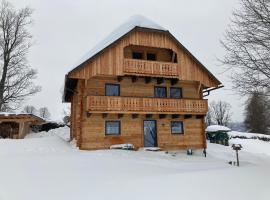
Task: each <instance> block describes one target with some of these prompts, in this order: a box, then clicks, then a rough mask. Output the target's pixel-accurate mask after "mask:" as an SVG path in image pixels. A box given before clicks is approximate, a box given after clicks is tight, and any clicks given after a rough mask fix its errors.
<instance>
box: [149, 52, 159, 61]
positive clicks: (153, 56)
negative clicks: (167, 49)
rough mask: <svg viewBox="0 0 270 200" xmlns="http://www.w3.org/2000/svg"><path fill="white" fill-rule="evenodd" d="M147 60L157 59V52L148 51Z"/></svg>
mask: <svg viewBox="0 0 270 200" xmlns="http://www.w3.org/2000/svg"><path fill="white" fill-rule="evenodd" d="M147 60H157V57H156V54H154V53H147Z"/></svg>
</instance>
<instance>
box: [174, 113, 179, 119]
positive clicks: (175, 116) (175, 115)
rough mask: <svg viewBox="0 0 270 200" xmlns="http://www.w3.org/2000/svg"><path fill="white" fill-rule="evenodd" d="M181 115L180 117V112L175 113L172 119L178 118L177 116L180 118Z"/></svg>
mask: <svg viewBox="0 0 270 200" xmlns="http://www.w3.org/2000/svg"><path fill="white" fill-rule="evenodd" d="M179 117H180V115H179V114H173V115H172V119H176V118H179Z"/></svg>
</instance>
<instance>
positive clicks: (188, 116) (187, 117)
mask: <svg viewBox="0 0 270 200" xmlns="http://www.w3.org/2000/svg"><path fill="white" fill-rule="evenodd" d="M184 118H185V119H189V118H192V115H184Z"/></svg>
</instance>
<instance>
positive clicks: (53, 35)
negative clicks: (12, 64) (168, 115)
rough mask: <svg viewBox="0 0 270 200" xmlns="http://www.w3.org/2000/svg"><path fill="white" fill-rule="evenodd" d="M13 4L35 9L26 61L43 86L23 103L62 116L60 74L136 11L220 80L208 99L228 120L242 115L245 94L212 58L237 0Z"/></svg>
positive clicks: (34, 0) (29, 0)
mask: <svg viewBox="0 0 270 200" xmlns="http://www.w3.org/2000/svg"><path fill="white" fill-rule="evenodd" d="M10 2H11V3H12V4H13V5H14V6H15V7H16V8H21V7H25V6H29V7H31V8H33V9H34V14H33V20H34V24H33V26H32V28H31V29H32V30H31V32H32V34H33V36H34V40H35V45H34V46H33V47H32V48H31V52H30V54H29V62H30V64H31V65H32V67H33V68H35V69H37V70H38V78H37V80H36V82H37V84H39V85H41V86H42V92H40V93H38V94H36V95H35V96H33V97H30V98H29V99H28V101H26V102H25V104H31V105H34V106H35V107H37V108H39V107H42V106H47V107H48V108H49V110H50V112H51V114H52V119H54V120H58V119H61V118H62V115H63V108H64V107H65V105H64V104H62V99H61V90H62V88H63V84H64V76H65V74H66V73H67V72H68V70H69V69H70V68H72V66H73V65H74V64H75V63H76V62H77V61H78V60H79V59H80V58H81V57H82V56H83V55H84V54H85V53H86V52H87V51H89V50H90V49H91V48H92V47H93V46H94V45H95V44H96V43H98V42H99V41H100V40H102V39H103V38H104V37H105V36H106V35H108V34H109V33H110V32H111V31H112V30H113V29H114V28H116V27H117V26H119V25H120V24H121V23H123V22H125V21H126V20H127V19H128V18H129V17H130V16H132V15H135V14H140V15H144V16H145V17H147V18H149V19H151V20H153V21H155V22H156V23H158V24H160V25H161V26H163V27H165V28H167V29H168V30H169V31H170V32H171V33H172V34H173V35H174V36H175V37H176V38H177V39H178V40H179V41H180V42H181V43H182V44H183V45H184V46H185V47H186V48H187V49H189V50H190V51H191V53H192V54H193V55H194V56H195V57H197V58H198V59H199V60H200V61H201V62H202V63H203V64H204V65H205V66H206V67H207V68H208V69H209V70H210V71H211V72H212V73H214V75H215V76H217V77H218V79H219V80H221V82H222V83H223V84H224V85H225V88H224V89H219V90H217V91H213V92H211V95H210V97H209V98H208V99H209V100H210V101H212V100H219V99H221V100H224V101H227V102H229V103H231V105H232V108H233V109H232V110H233V120H234V121H242V120H243V103H244V99H242V98H241V97H240V96H238V95H236V94H235V92H234V91H232V90H231V84H230V79H229V78H228V76H229V74H228V73H227V74H226V73H223V72H224V71H225V68H224V67H223V66H220V64H219V63H218V62H217V58H222V56H223V55H224V50H223V49H222V48H221V46H220V43H219V40H220V39H221V38H222V35H223V34H224V31H225V29H226V27H227V25H228V23H229V18H230V17H231V12H232V10H233V9H234V8H236V7H237V6H238V1H237V0H204V1H200V0H188V1H187V0H166V1H162V0H147V1H146V0H136V1H131V0H10Z"/></svg>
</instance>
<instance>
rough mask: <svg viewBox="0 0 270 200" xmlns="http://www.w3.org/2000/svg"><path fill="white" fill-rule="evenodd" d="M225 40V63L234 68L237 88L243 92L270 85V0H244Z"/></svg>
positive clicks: (266, 88)
mask: <svg viewBox="0 0 270 200" xmlns="http://www.w3.org/2000/svg"><path fill="white" fill-rule="evenodd" d="M240 3H241V7H240V9H239V10H235V11H234V12H233V17H232V20H231V25H230V26H229V27H228V29H227V31H226V33H225V38H224V39H223V40H222V41H221V44H222V46H223V47H224V49H225V50H226V55H225V57H224V59H223V60H222V63H223V64H225V65H227V66H229V67H230V69H231V72H232V73H231V74H232V80H233V83H234V89H236V90H238V91H239V92H240V93H241V94H252V93H253V92H254V91H262V90H268V89H269V87H270V1H269V0H240Z"/></svg>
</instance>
